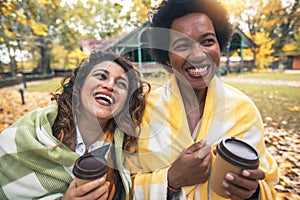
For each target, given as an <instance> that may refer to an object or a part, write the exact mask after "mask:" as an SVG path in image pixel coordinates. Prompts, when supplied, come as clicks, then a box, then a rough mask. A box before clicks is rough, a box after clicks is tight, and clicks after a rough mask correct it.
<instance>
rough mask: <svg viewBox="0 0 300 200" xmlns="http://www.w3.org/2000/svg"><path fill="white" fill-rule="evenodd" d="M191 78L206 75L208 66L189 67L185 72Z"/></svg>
mask: <svg viewBox="0 0 300 200" xmlns="http://www.w3.org/2000/svg"><path fill="white" fill-rule="evenodd" d="M185 71H186V72H187V73H188V74H189V75H190V76H192V77H200V76H205V75H207V73H208V66H203V67H194V66H193V67H189V68H187V69H186V70H185Z"/></svg>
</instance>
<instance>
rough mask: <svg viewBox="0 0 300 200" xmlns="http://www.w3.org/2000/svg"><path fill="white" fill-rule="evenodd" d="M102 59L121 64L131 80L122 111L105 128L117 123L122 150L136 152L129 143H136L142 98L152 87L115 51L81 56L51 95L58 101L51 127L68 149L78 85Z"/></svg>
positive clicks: (73, 130)
mask: <svg viewBox="0 0 300 200" xmlns="http://www.w3.org/2000/svg"><path fill="white" fill-rule="evenodd" d="M104 61H112V62H115V63H117V64H118V65H120V66H121V67H122V68H123V69H124V71H125V72H126V75H127V76H128V80H130V82H129V87H128V95H127V99H126V103H125V105H124V107H123V109H122V111H121V112H120V113H119V114H118V115H117V116H115V117H114V118H112V119H110V120H109V121H108V122H107V124H106V126H105V127H104V131H105V132H108V133H109V134H114V130H115V128H116V127H117V126H118V127H119V128H120V129H121V130H122V131H124V133H125V135H124V141H123V148H124V150H127V151H130V152H132V151H135V148H132V146H133V145H135V144H136V140H137V137H138V135H139V132H140V124H141V121H142V115H143V112H144V110H145V101H146V100H145V99H146V96H147V94H148V93H149V92H150V89H151V86H150V84H149V83H147V82H146V81H144V80H142V79H141V76H140V73H139V72H138V71H137V69H136V68H135V67H134V66H133V64H132V63H131V62H130V61H128V60H127V59H126V58H125V57H123V56H119V55H117V54H116V53H114V52H101V51H98V52H96V51H95V52H92V53H91V55H90V57H89V58H88V59H84V60H83V61H82V62H81V64H80V65H79V67H77V68H76V69H75V70H74V71H73V73H72V74H71V75H70V76H67V77H65V78H64V79H63V80H62V83H61V88H59V89H58V90H57V91H56V93H54V94H52V100H55V101H56V102H57V104H58V115H57V117H56V120H55V122H54V124H53V126H52V130H53V135H54V136H55V137H56V138H57V139H58V140H60V142H61V143H63V144H65V145H66V146H68V147H69V148H70V149H71V147H72V144H74V141H75V121H74V113H76V112H77V111H78V108H79V105H80V102H81V100H80V94H81V88H82V86H83V84H84V82H85V78H86V77H87V75H88V74H89V72H90V71H91V70H92V69H93V67H94V66H95V65H97V64H99V63H101V62H104ZM60 91H61V92H60ZM133 149H134V150H133Z"/></svg>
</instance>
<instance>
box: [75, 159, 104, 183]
mask: <svg viewBox="0 0 300 200" xmlns="http://www.w3.org/2000/svg"><path fill="white" fill-rule="evenodd" d="M107 170H108V167H107V162H106V160H105V159H104V158H102V157H97V156H95V155H92V154H85V155H83V156H81V157H79V158H78V159H77V160H76V162H75V165H74V168H73V174H74V176H76V177H77V178H80V179H84V180H93V179H97V178H100V177H102V176H103V175H104V174H106V173H107Z"/></svg>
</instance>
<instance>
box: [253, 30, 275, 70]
mask: <svg viewBox="0 0 300 200" xmlns="http://www.w3.org/2000/svg"><path fill="white" fill-rule="evenodd" d="M253 40H254V42H255V43H256V44H258V46H259V47H258V50H257V52H256V63H255V64H256V66H257V67H258V68H259V69H263V68H265V67H268V66H269V63H270V62H273V61H274V58H273V56H272V54H273V53H274V49H273V48H272V45H273V44H274V43H275V41H274V40H273V39H272V38H270V36H269V33H266V32H257V33H256V34H255V36H254V38H253Z"/></svg>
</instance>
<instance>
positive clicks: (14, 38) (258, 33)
mask: <svg viewBox="0 0 300 200" xmlns="http://www.w3.org/2000/svg"><path fill="white" fill-rule="evenodd" d="M221 2H222V3H223V4H224V5H225V6H226V8H227V9H228V11H229V13H230V17H231V21H232V22H233V23H234V24H235V25H236V26H239V27H240V28H241V29H243V31H244V32H246V33H247V32H248V36H249V37H250V38H251V39H253V40H254V41H255V43H256V44H258V45H259V48H257V49H256V51H257V52H256V55H257V57H256V59H257V63H256V65H257V67H260V68H263V67H266V66H267V65H268V63H269V62H270V61H272V60H274V57H273V55H274V54H275V53H289V54H297V55H299V54H300V52H299V49H300V48H299V47H300V33H299V32H300V29H299V27H300V26H299V25H300V17H299V13H300V5H299V4H300V3H299V0H242V1H241V0H230V1H229V0H221ZM158 3H159V1H154V0H119V1H117V0H84V1H83V0H82V1H81V0H72V1H70V0H22V1H21V0H2V1H0V22H1V23H0V58H1V60H0V72H6V71H8V72H10V73H11V75H12V76H15V75H16V72H19V71H29V70H34V71H35V72H37V73H40V74H48V73H51V71H52V69H53V68H64V69H69V68H72V67H74V66H75V65H77V64H78V62H79V61H80V60H81V59H82V58H83V57H85V56H86V55H84V54H83V52H82V51H81V50H80V47H81V46H80V45H81V44H80V42H81V39H91V38H93V39H98V40H102V39H108V38H118V37H120V36H122V35H124V34H125V33H128V32H129V31H131V30H133V29H134V28H136V27H138V26H140V25H141V24H142V23H144V22H145V21H146V20H148V19H149V16H148V11H149V9H150V8H151V7H153V6H154V5H155V4H158Z"/></svg>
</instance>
